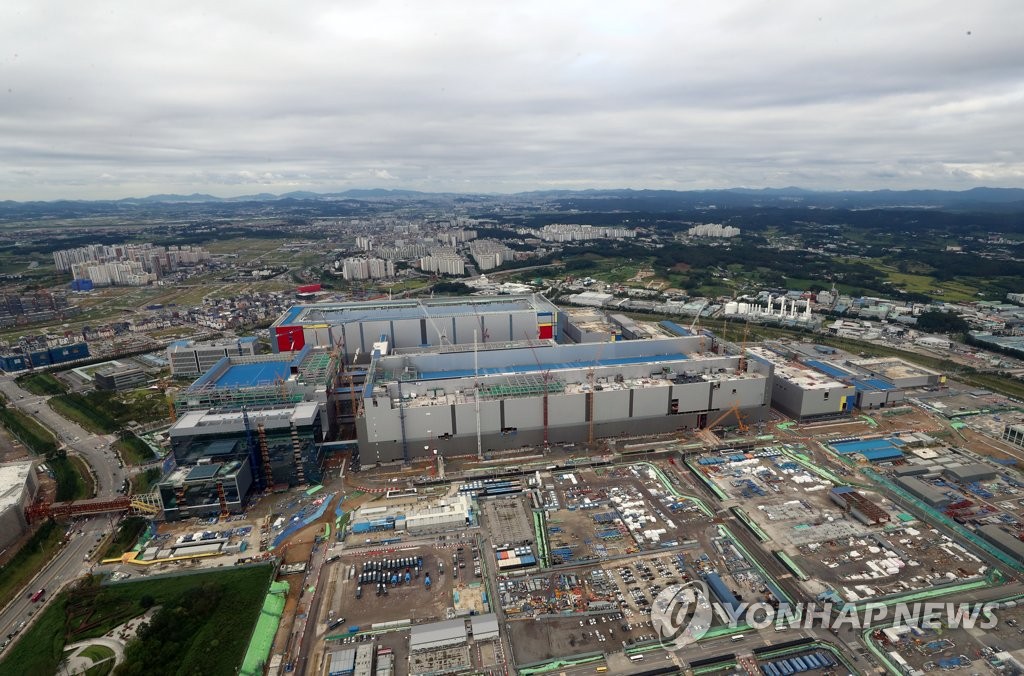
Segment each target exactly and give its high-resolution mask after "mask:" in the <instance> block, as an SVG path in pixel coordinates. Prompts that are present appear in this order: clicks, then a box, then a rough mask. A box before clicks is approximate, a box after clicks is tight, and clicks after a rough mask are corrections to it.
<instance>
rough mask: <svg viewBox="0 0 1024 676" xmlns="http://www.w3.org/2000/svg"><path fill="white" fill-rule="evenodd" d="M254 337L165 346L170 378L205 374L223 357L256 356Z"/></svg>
mask: <svg viewBox="0 0 1024 676" xmlns="http://www.w3.org/2000/svg"><path fill="white" fill-rule="evenodd" d="M256 347H257V342H256V338H255V337H252V336H250V337H247V338H237V339H235V340H220V341H211V342H207V343H196V342H193V341H191V340H176V341H174V342H173V343H171V344H170V345H168V346H167V361H168V362H170V364H171V375H172V376H175V377H177V376H198V375H202V374H203V373H206V372H207V371H208V370H210V368H212V367H213V365H214V364H216V363H217V362H219V361H220V360H221V359H223V358H224V357H246V356H248V357H253V356H255V355H256Z"/></svg>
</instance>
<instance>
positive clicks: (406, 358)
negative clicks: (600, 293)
mask: <svg viewBox="0 0 1024 676" xmlns="http://www.w3.org/2000/svg"><path fill="white" fill-rule="evenodd" d="M383 338H385V339H386V336H383ZM705 342H706V338H704V337H701V336H689V337H682V338H665V339H656V340H634V341H619V342H612V343H600V344H594V343H589V344H567V345H559V344H557V343H555V342H554V341H531V344H530V345H523V344H522V343H520V344H518V345H516V344H513V345H511V346H508V347H507V348H505V347H503V348H502V349H484V350H481V349H479V348H478V349H477V350H473V349H472V348H470V349H466V350H461V351H444V352H424V353H419V354H401V353H399V354H394V353H393V350H391V348H390V345H389V344H388V342H387V340H383V341H380V342H379V343H378V345H377V346H376V348H375V349H374V351H373V352H372V354H371V362H370V364H369V365H368V367H367V379H366V383H365V387H364V389H363V393H362V398H363V400H362V406H361V414H360V416H358V418H357V420H356V427H357V435H358V439H359V445H360V453H361V456H362V460H363V462H364V463H365V462H375V461H389V460H396V459H401V458H403V457H408V458H413V457H417V456H429V455H433V454H434V453H435V451H436V453H438V454H442V455H462V454H468V453H475V452H476V451H477V450H478V441H479V449H480V450H481V451H482V452H484V453H486V452H488V451H491V450H500V449H512V448H519V447H523V446H534V447H536V446H541V445H542V444H543V443H544V441H545V435H546V437H547V441H548V443H550V444H556V443H578V442H586V441H589V440H590V439H591V437H593V438H595V439H596V438H603V437H614V436H618V435H642V434H654V433H664V432H672V431H675V430H686V429H693V428H701V427H705V426H707V425H708V424H709V422H712V421H714V420H715V419H716V418H719V417H720V416H722V414H727V415H726V418H725V419H724V420H722V421H721V422H722V424H730V423H735V419H736V416H737V415H742V416H743V418H744V420H745V421H746V422H759V421H761V420H764V419H766V418H767V416H768V413H769V405H770V399H771V393H770V383H771V366H770V365H766V364H762V363H759V362H756V361H753V360H745V359H743V358H742V357H740V356H727V355H719V354H715V353H712V352H701V349H702V348H703V347H704V343H705ZM489 347H493V346H489ZM730 411H731V412H732V413H731V414H729V412H730Z"/></svg>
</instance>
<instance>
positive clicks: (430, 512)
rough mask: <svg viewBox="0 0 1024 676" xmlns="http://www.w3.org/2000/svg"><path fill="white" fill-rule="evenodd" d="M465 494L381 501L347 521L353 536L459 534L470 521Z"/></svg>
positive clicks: (470, 501) (469, 501) (470, 508)
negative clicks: (390, 532) (397, 532)
mask: <svg viewBox="0 0 1024 676" xmlns="http://www.w3.org/2000/svg"><path fill="white" fill-rule="evenodd" d="M473 513H474V502H473V497H472V496H471V495H469V494H465V493H460V494H458V495H451V496H445V497H440V498H424V497H423V496H421V495H401V496H398V497H394V498H388V497H382V498H379V499H377V500H374V501H373V502H370V503H368V504H366V505H364V506H362V507H360V508H359V509H357V510H356V511H355V512H354V513H353V514H352V517H351V519H350V520H349V527H350V528H351V529H352V532H354V533H365V532H370V531H374V530H406V531H408V533H409V534H410V535H422V534H427V533H441V532H445V531H450V530H460V529H463V528H466V526H468V525H470V523H472V520H473Z"/></svg>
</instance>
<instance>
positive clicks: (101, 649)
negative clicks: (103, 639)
mask: <svg viewBox="0 0 1024 676" xmlns="http://www.w3.org/2000/svg"><path fill="white" fill-rule="evenodd" d="M78 656H79V657H86V658H88V659H90V660H92V662H93V665H94V666H92V667H90V668H89V669H88V670H87V671H86V672H85V676H106V675H107V674H109V673H110V672H111V671H113V670H114V660H112V659H111V658H112V657H114V651H113V650H111V649H110V648H108V647H107V646H105V645H91V646H89V647H87V648H86V649H85V650H83V651H82V652H80V653H78ZM97 662H100V664H96V663H97Z"/></svg>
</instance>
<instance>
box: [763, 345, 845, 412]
mask: <svg viewBox="0 0 1024 676" xmlns="http://www.w3.org/2000/svg"><path fill="white" fill-rule="evenodd" d="M747 353H748V355H749V356H750V358H751V360H753V361H757V362H760V363H763V364H771V365H772V366H773V367H774V379H773V382H772V406H774V407H775V408H777V409H779V410H780V411H782V412H783V413H785V414H786V415H788V416H790V417H793V418H796V419H798V420H804V419H807V418H818V417H824V416H835V415H842V414H845V413H849V412H850V411H852V410H853V407H854V405H855V403H856V400H857V391H856V389H855V388H854V387H853V386H852V385H850V384H848V383H844V382H841V381H839V380H836V379H835V378H832V377H830V376H828V375H826V374H822V373H820V372H818V371H815V370H812V369H809V368H807V367H805V366H803V365H801V364H798V363H796V362H793V361H790V360H788V359H786V358H785V357H784V356H782V355H780V354H777V353H776V352H773V351H772V350H770V349H768V348H762V347H751V348H748V349H747Z"/></svg>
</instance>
